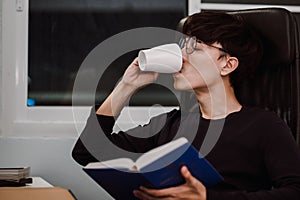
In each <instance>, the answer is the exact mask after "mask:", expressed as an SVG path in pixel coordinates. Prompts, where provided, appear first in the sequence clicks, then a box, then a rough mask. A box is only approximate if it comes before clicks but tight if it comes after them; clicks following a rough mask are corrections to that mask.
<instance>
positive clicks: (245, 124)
mask: <svg viewBox="0 0 300 200" xmlns="http://www.w3.org/2000/svg"><path fill="white" fill-rule="evenodd" d="M183 33H185V34H186V35H187V37H186V38H184V39H183V40H182V41H183V42H181V45H182V47H183V49H182V53H183V66H182V70H181V71H180V72H178V73H175V74H174V75H173V77H174V87H175V89H177V90H184V91H185V90H193V91H194V93H195V95H196V97H197V100H198V104H199V111H200V112H195V113H184V112H182V111H180V110H179V111H177V110H173V111H171V112H169V113H167V114H164V115H161V116H158V117H155V118H153V119H152V120H151V122H150V123H149V124H148V125H147V126H145V127H137V128H136V129H133V130H130V131H128V132H126V133H125V132H120V133H118V134H111V132H112V127H113V125H114V122H115V121H114V116H118V114H119V113H120V111H121V110H122V108H123V106H124V105H125V103H126V102H127V101H128V99H129V98H130V97H131V96H132V95H133V94H134V93H135V92H136V91H137V90H138V89H139V88H141V87H143V86H145V85H147V84H150V83H152V82H154V81H155V80H156V79H157V77H158V74H157V73H152V72H147V73H145V72H141V71H140V70H139V67H138V62H137V59H135V60H134V61H133V62H132V64H131V65H130V66H129V67H128V68H127V70H126V72H125V73H124V76H123V78H122V80H121V81H120V83H119V84H118V85H117V86H116V88H115V89H114V90H113V92H112V93H111V94H110V96H109V97H108V98H107V99H106V100H105V101H104V103H103V104H102V105H101V106H100V107H99V108H97V110H95V112H96V115H97V120H98V121H97V123H98V122H99V124H100V125H101V127H102V129H101V130H103V131H102V133H97V134H98V135H99V134H105V135H106V137H107V138H109V140H110V141H112V142H113V143H114V144H116V145H117V146H118V147H121V148H123V149H124V150H126V151H129V152H145V151H148V150H150V149H152V148H154V147H156V146H159V145H161V144H164V143H166V142H169V141H171V140H172V139H173V138H174V137H175V136H176V135H180V134H181V135H184V136H185V135H186V136H187V137H192V138H193V141H192V144H193V145H194V146H195V148H197V149H200V148H201V146H203V145H204V146H205V136H206V134H207V132H208V130H209V129H210V128H211V124H212V126H214V124H218V122H222V123H223V122H224V123H223V125H222V130H221V134H220V136H219V138H218V140H217V142H216V144H215V145H214V146H213V148H212V149H211V151H209V152H208V154H207V155H206V159H207V160H209V161H210V162H211V163H212V165H213V166H214V167H215V168H216V169H217V170H218V171H219V173H220V174H221V175H222V176H223V177H224V182H222V183H221V184H218V185H217V186H215V187H213V188H209V189H207V188H205V186H204V185H203V184H202V183H201V182H200V181H199V180H197V179H195V178H194V177H193V176H192V175H191V174H190V173H189V171H188V169H187V168H186V167H182V169H181V173H182V176H183V177H184V178H185V180H186V183H185V184H183V185H180V186H177V187H172V188H166V189H162V190H154V189H148V188H144V187H141V188H140V189H139V190H135V191H133V193H134V195H135V196H136V197H138V198H140V199H198V200H206V199H207V200H219V199H220V200H224V199H225V200H227V199H230V200H250V199H251V200H261V199H263V200H269V199H270V200H282V199H286V200H298V199H300V152H299V149H298V146H297V145H296V143H295V142H294V140H293V138H292V134H291V133H290V130H289V128H288V127H287V126H286V124H285V123H284V122H283V121H282V120H280V119H279V118H278V117H277V116H276V115H275V114H273V113H271V112H267V111H264V110H262V109H259V108H249V107H244V106H243V105H241V104H240V103H239V101H238V100H237V98H236V96H235V93H234V87H235V85H236V84H238V83H239V80H240V79H242V78H243V77H244V76H247V75H248V73H250V72H251V71H253V69H254V68H255V67H256V65H257V64H258V62H259V60H260V57H261V55H262V51H261V44H260V42H259V40H258V39H257V37H256V36H255V34H254V33H253V32H252V31H251V30H250V29H249V28H248V27H247V26H246V25H245V24H244V23H243V21H242V20H240V19H239V18H237V17H234V16H231V15H228V14H225V13H215V12H201V13H197V14H194V15H192V16H190V17H188V19H187V21H186V22H185V24H184V27H183ZM91 115H95V113H93V112H92V114H91ZM161 122H163V124H162V123H161ZM191 122H194V123H196V125H197V126H196V127H197V128H196V130H191V129H190V123H191ZM92 123H93V122H92V120H91V117H90V119H89V120H88V122H87V125H86V127H85V130H84V131H83V132H82V136H81V139H79V140H78V141H77V143H76V146H75V147H74V150H73V157H74V159H75V160H76V161H78V162H79V163H80V164H83V165H85V164H87V163H88V162H91V161H96V160H97V159H98V155H96V154H97V153H99V152H100V153H99V155H100V154H101V151H102V150H104V147H103V146H101V145H99V146H97V143H96V142H95V143H94V144H93V145H91V146H92V147H85V145H83V143H82V140H84V138H85V139H86V138H89V137H92V136H91V135H93V134H95V128H94V126H93V125H91V124H92ZM178 132H179V133H178ZM189 132H194V133H195V135H192V136H191V135H189ZM132 133H134V134H136V133H140V134H141V135H140V136H136V135H134V134H132ZM95 157H97V159H96V158H95Z"/></svg>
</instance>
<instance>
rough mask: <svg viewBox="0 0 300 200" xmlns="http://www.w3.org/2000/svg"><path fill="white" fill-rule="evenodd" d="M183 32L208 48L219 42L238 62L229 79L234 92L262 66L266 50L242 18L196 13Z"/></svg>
mask: <svg viewBox="0 0 300 200" xmlns="http://www.w3.org/2000/svg"><path fill="white" fill-rule="evenodd" d="M182 32H183V33H184V34H186V35H189V36H196V37H197V38H198V39H200V40H202V41H203V42H205V43H207V44H213V43H215V42H219V43H220V44H221V45H222V47H223V48H224V49H226V50H228V52H229V53H230V54H231V56H235V57H237V58H238V60H239V66H238V67H237V69H236V70H235V71H234V72H232V73H231V74H230V75H229V77H230V83H231V85H232V86H233V87H234V88H235V85H236V84H238V83H239V82H240V81H241V80H243V79H244V78H246V77H248V76H249V75H251V74H252V73H253V72H254V70H255V68H256V67H257V66H258V64H259V63H260V60H261V57H262V54H263V48H262V43H261V41H260V39H259V36H258V35H257V33H255V32H254V31H253V30H252V29H251V27H249V26H248V25H247V24H246V23H245V22H244V21H243V19H242V18H241V17H240V16H238V15H230V14H228V13H225V12H216V11H203V12H200V13H196V14H193V15H191V16H189V17H188V18H187V20H186V21H185V23H184V25H183V29H182Z"/></svg>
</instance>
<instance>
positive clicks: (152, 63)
mask: <svg viewBox="0 0 300 200" xmlns="http://www.w3.org/2000/svg"><path fill="white" fill-rule="evenodd" d="M138 62H139V67H140V69H141V70H142V71H152V72H159V73H175V72H178V71H180V70H181V67H182V52H181V48H180V47H179V46H178V44H176V43H171V44H165V45H161V46H157V47H153V48H151V49H147V50H141V51H140V52H139V54H138Z"/></svg>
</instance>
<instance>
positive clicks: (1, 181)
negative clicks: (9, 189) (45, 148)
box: [0, 167, 32, 186]
mask: <svg viewBox="0 0 300 200" xmlns="http://www.w3.org/2000/svg"><path fill="white" fill-rule="evenodd" d="M29 175H30V167H18V168H0V186H8V185H25V183H30V182H32V181H31V179H29V178H28V177H29Z"/></svg>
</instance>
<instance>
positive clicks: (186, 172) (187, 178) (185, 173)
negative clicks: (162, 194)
mask: <svg viewBox="0 0 300 200" xmlns="http://www.w3.org/2000/svg"><path fill="white" fill-rule="evenodd" d="M180 171H181V175H182V176H183V178H184V179H185V181H186V183H188V184H195V183H196V182H197V179H196V178H195V177H193V176H192V174H191V173H190V171H189V170H188V168H187V167H186V166H183V167H181V170H180Z"/></svg>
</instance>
